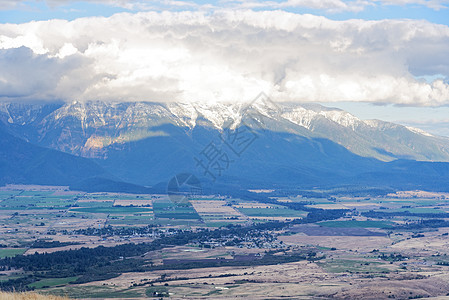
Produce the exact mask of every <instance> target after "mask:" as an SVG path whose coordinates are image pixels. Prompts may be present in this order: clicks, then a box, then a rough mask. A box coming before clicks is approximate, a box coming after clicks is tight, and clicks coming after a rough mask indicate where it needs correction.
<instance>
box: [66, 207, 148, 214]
mask: <svg viewBox="0 0 449 300" xmlns="http://www.w3.org/2000/svg"><path fill="white" fill-rule="evenodd" d="M70 211H73V212H85V213H92V214H127V213H128V214H132V213H144V212H152V209H151V208H146V207H133V206H111V207H81V208H72V209H71V210H70Z"/></svg>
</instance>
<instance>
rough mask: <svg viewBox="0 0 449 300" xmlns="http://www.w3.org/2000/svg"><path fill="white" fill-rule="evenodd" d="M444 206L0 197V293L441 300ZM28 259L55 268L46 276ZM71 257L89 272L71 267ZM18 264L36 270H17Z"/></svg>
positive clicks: (433, 200)
mask: <svg viewBox="0 0 449 300" xmlns="http://www.w3.org/2000/svg"><path fill="white" fill-rule="evenodd" d="M446 199H449V197H446V195H444V194H438V193H437V194H431V195H429V194H426V193H418V192H416V193H412V192H410V193H408V194H407V193H398V194H389V195H385V196H377V197H350V196H340V197H339V196H336V197H331V198H305V197H301V196H295V197H279V198H276V197H274V198H272V199H270V200H268V201H267V200H266V199H264V198H261V199H260V200H259V201H258V200H254V199H251V200H245V199H239V198H230V197H223V196H213V195H207V196H206V195H205V196H196V197H195V198H192V199H189V201H185V202H182V203H174V202H172V201H170V199H169V197H168V196H167V195H163V194H141V195H137V194H119V193H82V192H76V191H70V190H68V189H67V188H64V187H38V186H33V187H27V186H20V188H19V187H6V188H3V189H2V190H1V191H0V232H1V236H0V245H1V247H0V259H3V261H2V264H3V265H0V286H2V289H5V288H6V287H7V286H8V285H9V286H15V287H16V288H20V289H25V290H27V289H35V290H38V291H39V292H41V293H47V294H54V295H68V296H70V297H75V298H76V297H80V298H81V297H82V298H86V297H91V298H95V297H100V298H109V297H126V298H142V297H156V298H157V297H164V296H170V297H174V298H177V297H191V298H198V297H199V298H200V297H206V296H213V297H214V298H220V297H223V298H227V297H249V295H251V296H252V297H255V298H264V297H267V295H269V296H270V297H271V296H272V297H275V296H276V297H278V296H284V297H303V298H307V297H310V296H311V295H314V296H319V297H323V298H331V297H332V298H362V297H363V298H370V297H371V296H372V294H371V293H372V292H373V291H375V292H376V299H382V298H392V297H396V298H399V299H408V298H410V297H411V298H413V297H423V296H426V297H428V296H444V295H446V294H448V293H449V286H448V284H447V282H448V280H449V275H447V274H448V271H449V270H448V268H449V250H448V249H449V238H448V234H449V225H447V223H446V221H448V220H449V213H448V212H449V201H448V200H446ZM448 223H449V222H448ZM137 245H141V246H137ZM99 246H103V247H105V248H102V247H100V248H99ZM119 247H122V248H119ZM89 249H90V250H89ZM97 249H99V250H97ZM120 249H127V250H120ZM63 250H64V252H63ZM88 251H93V252H88ZM35 253H47V255H50V256H48V257H47V258H45V259H46V260H48V259H52V260H54V261H60V262H61V263H58V264H56V265H52V268H48V267H47V266H46V265H45V264H44V265H42V264H40V260H41V259H43V257H41V256H39V255H40V254H35ZM71 253H73V255H75V256H76V255H78V256H80V257H84V256H85V257H86V259H87V258H89V260H90V261H91V262H90V263H89V264H86V265H83V260H81V259H80V260H79V264H78V265H79V267H78V268H74V265H73V264H72V263H70V261H71V259H73V257H74V256H72V254H71ZM123 253H126V256H129V257H126V258H124V255H123ZM21 257H22V258H21ZM18 258H21V259H22V260H23V259H25V258H26V259H28V260H29V264H31V265H35V266H34V267H32V268H31V266H30V267H29V268H28V267H27V268H23V267H19V266H20V263H21V261H22V260H17V261H15V259H18ZM5 259H8V260H5ZM75 265H76V264H75ZM112 267H113V270H114V271H113V272H112V271H111V268H112ZM53 269H54V270H53ZM429 282H431V283H432V284H429ZM379 295H380V296H379Z"/></svg>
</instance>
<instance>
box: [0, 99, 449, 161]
mask: <svg viewBox="0 0 449 300" xmlns="http://www.w3.org/2000/svg"><path fill="white" fill-rule="evenodd" d="M259 100H260V101H259ZM259 100H258V101H255V102H253V103H250V104H243V103H232V104H224V103H151V102H125V103H109V102H101V101H92V102H77V101H74V102H72V103H66V104H64V105H62V104H61V105H59V106H56V107H54V108H52V109H46V106H45V105H40V106H36V105H34V106H33V105H28V106H27V105H21V104H20V105H19V104H6V103H2V104H1V105H0V121H1V122H3V123H4V124H5V125H6V126H10V127H11V126H12V125H14V126H13V127H11V128H13V130H15V131H16V132H17V133H18V135H22V136H24V137H26V138H27V139H30V140H33V141H34V142H35V143H37V144H39V145H41V146H45V147H50V148H54V149H58V150H61V151H65V152H68V153H72V154H76V155H81V156H87V157H99V158H105V157H107V151H108V150H107V148H108V147H111V146H114V147H119V148H120V147H122V146H121V145H125V144H126V143H128V142H132V141H138V140H141V139H147V138H151V137H155V136H167V135H168V134H167V133H164V132H162V131H160V130H159V129H157V128H158V127H159V126H161V125H164V124H172V125H175V126H177V127H181V128H185V129H188V131H190V130H191V129H193V128H195V127H197V126H203V127H204V126H205V127H210V128H212V129H214V130H218V131H221V130H223V129H224V127H230V128H236V127H237V126H239V124H241V123H242V120H243V119H244V118H245V120H248V118H261V117H262V118H267V119H269V120H270V122H268V123H267V124H266V125H267V126H268V128H267V129H268V130H272V131H288V132H295V133H296V134H297V135H301V136H305V137H318V138H325V139H330V140H332V141H334V142H336V143H338V144H340V145H342V146H344V147H346V148H347V149H349V150H350V151H352V152H354V153H356V154H358V155H361V156H367V157H375V158H378V159H381V160H386V161H388V160H394V159H396V158H414V159H417V160H442V161H449V150H448V149H449V139H445V138H440V137H435V136H432V135H431V134H428V133H426V132H423V131H421V130H417V129H415V128H407V127H405V126H402V125H398V124H393V123H388V122H383V121H379V120H360V119H359V118H357V117H355V116H353V115H351V114H350V113H348V112H346V111H343V110H340V109H336V108H328V107H324V106H321V105H318V104H293V103H272V102H270V101H269V99H266V98H261V99H259ZM258 121H260V120H258ZM245 124H246V122H245ZM25 131H26V132H25Z"/></svg>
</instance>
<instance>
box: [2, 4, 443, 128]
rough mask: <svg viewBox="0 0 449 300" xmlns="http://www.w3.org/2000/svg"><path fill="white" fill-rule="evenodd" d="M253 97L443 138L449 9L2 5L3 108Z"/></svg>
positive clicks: (438, 6)
mask: <svg viewBox="0 0 449 300" xmlns="http://www.w3.org/2000/svg"><path fill="white" fill-rule="evenodd" d="M260 92H265V93H266V94H268V95H270V97H271V98H272V99H273V100H275V101H294V102H317V103H321V104H324V105H327V106H333V107H339V108H342V109H345V110H347V111H349V112H351V113H353V114H354V115H356V116H358V117H360V118H362V119H372V118H376V119H381V120H386V121H393V122H397V123H401V124H404V125H407V126H414V127H417V128H421V129H423V130H426V131H429V132H431V133H434V134H440V135H446V136H449V0H353V1H343V0H277V1H274V0H266V1H258V0H252V1H244V0H240V1H235V0H221V1H212V2H206V1H177V0H161V1H145V0H136V1H133V0H131V1H122V0H97V1H95V0H90V1H71V0H61V1H57V0H47V1H44V0H41V1H20V0H14V1H12V0H0V101H27V102H29V101H56V100H57V101H60V100H63V101H74V100H77V101H89V100H102V101H162V102H164V101H184V102H186V101H208V102H235V101H251V100H252V99H253V98H254V97H255V96H257V95H258V94H259V93H260Z"/></svg>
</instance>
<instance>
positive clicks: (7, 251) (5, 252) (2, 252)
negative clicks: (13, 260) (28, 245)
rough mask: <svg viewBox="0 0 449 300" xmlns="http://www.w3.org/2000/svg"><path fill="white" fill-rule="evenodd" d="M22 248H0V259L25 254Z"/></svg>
mask: <svg viewBox="0 0 449 300" xmlns="http://www.w3.org/2000/svg"><path fill="white" fill-rule="evenodd" d="M25 251H26V249H23V248H0V258H5V257H13V256H16V255H18V254H23V253H25Z"/></svg>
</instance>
